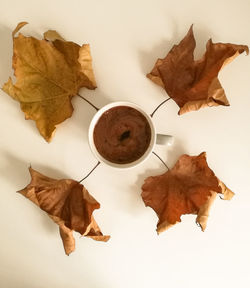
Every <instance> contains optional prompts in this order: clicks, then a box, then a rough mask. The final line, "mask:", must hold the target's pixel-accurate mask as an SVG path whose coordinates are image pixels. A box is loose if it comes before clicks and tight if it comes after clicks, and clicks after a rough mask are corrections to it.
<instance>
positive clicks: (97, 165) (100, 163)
mask: <svg viewBox="0 0 250 288" xmlns="http://www.w3.org/2000/svg"><path fill="white" fill-rule="evenodd" d="M100 164H101V162H99V161H98V163H97V164H96V165H95V167H94V168H93V169H92V170H91V171H90V172H89V173H88V174H87V175H86V176H85V177H83V178H82V179H81V180H80V181H78V183H81V182H82V181H83V180H85V179H86V178H88V177H89V175H90V174H91V173H92V172H93V171H94V170H95V169H96V168H97V167H98V166H99V165H100Z"/></svg>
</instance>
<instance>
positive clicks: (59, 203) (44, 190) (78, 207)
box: [19, 168, 110, 255]
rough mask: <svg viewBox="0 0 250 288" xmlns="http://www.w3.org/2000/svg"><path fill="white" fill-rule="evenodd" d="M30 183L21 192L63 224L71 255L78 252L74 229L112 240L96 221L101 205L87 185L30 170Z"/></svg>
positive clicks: (62, 231)
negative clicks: (97, 211)
mask: <svg viewBox="0 0 250 288" xmlns="http://www.w3.org/2000/svg"><path fill="white" fill-rule="evenodd" d="M29 171H30V175H31V182H30V184H29V185H28V186H27V187H26V188H24V189H23V190H21V191H19V192H20V193H21V194H22V195H24V196H25V197H27V198H28V199H30V200H31V201H32V202H34V203H35V204H36V205H37V206H38V207H40V208H41V209H42V210H44V211H45V212H47V213H48V215H49V216H50V218H51V219H52V220H53V221H54V222H55V223H56V224H58V225H59V232H60V235H61V238H62V241H63V245H64V250H65V253H66V254H67V255H69V254H70V253H71V252H73V251H74V250H75V239H74V237H73V230H74V231H76V232H79V233H80V234H81V235H83V236H86V237H90V238H92V239H94V240H97V241H108V240H109V238H110V237H109V236H104V235H103V234H102V232H101V230H100V228H99V227H98V225H97V224H96V222H95V219H94V218H93V216H92V213H93V211H94V210H95V209H99V208H100V204H99V203H98V202H97V201H96V200H95V199H94V198H93V197H92V196H91V195H90V194H89V193H88V191H87V190H86V189H85V187H84V186H83V185H81V184H80V183H79V182H77V181H75V180H72V179H61V180H56V179H52V178H49V177H47V176H44V175H42V174H41V173H39V172H37V171H35V170H34V169H32V168H29Z"/></svg>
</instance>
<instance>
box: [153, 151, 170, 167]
mask: <svg viewBox="0 0 250 288" xmlns="http://www.w3.org/2000/svg"><path fill="white" fill-rule="evenodd" d="M152 153H153V154H154V155H155V156H156V157H157V158H158V159H159V160H160V161H161V162H162V164H163V165H164V166H165V167H166V168H167V169H168V170H169V168H168V165H167V164H166V163H165V162H164V161H163V160H162V159H161V157H160V156H159V155H158V154H156V153H155V152H154V151H152Z"/></svg>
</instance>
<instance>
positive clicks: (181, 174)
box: [141, 152, 234, 233]
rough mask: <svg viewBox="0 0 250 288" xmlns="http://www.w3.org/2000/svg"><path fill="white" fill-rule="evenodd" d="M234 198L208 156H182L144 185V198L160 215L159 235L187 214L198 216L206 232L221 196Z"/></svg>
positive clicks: (198, 220) (202, 154)
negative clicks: (209, 164)
mask: <svg viewBox="0 0 250 288" xmlns="http://www.w3.org/2000/svg"><path fill="white" fill-rule="evenodd" d="M217 193H222V194H224V199H227V200H229V199H231V198H232V197H233V195H234V193H233V192H232V191H231V190H229V189H228V188H227V187H226V186H225V185H224V184H223V183H222V182H221V181H220V180H219V179H218V178H217V177H216V176H215V174H214V172H213V171H212V170H211V169H210V168H209V167H208V164H207V161H206V153H205V152H203V153H201V154H200V155H198V156H189V155H186V154H185V155H182V156H181V157H180V158H179V160H178V161H177V163H176V164H175V166H174V167H173V168H172V169H170V170H168V171H167V172H166V173H164V174H162V175H159V176H154V177H148V178H147V179H146V180H145V182H144V184H143V186H142V195H141V196H142V199H143V201H144V203H145V205H146V206H149V207H151V208H152V209H153V210H154V211H155V212H156V214H157V215H158V218H159V221H158V224H157V232H158V233H160V232H163V231H164V230H166V229H168V228H170V227H171V226H172V225H174V224H176V223H177V222H181V216H182V215H184V214H197V218H196V222H197V223H198V224H199V225H200V227H201V229H202V230H203V231H204V230H205V228H206V224H207V219H208V215H209V210H210V207H211V205H212V203H213V201H214V199H215V197H216V195H217Z"/></svg>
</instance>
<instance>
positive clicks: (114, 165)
mask: <svg viewBox="0 0 250 288" xmlns="http://www.w3.org/2000/svg"><path fill="white" fill-rule="evenodd" d="M118 106H127V107H131V108H134V109H136V110H137V111H139V112H140V113H142V115H143V116H144V117H145V118H146V119H147V121H148V123H149V126H150V130H151V139H150V143H149V145H148V148H147V150H146V151H145V152H144V154H143V155H142V156H141V157H140V158H139V159H137V160H135V161H133V162H130V163H125V164H119V163H114V162H111V161H109V160H107V159H105V158H104V157H103V156H102V155H101V154H100V153H99V152H98V150H97V149H96V146H95V143H94V137H93V134H94V129H95V125H96V124H97V122H98V120H99V119H100V117H101V116H102V114H103V113H104V112H106V111H108V110H109V109H111V108H114V107H118ZM88 142H89V146H90V150H91V152H92V153H93V155H94V156H95V158H96V159H97V160H98V161H99V162H101V163H104V164H106V165H108V166H110V167H112V168H118V169H126V168H133V167H135V166H137V165H139V164H141V163H143V162H144V161H145V160H147V159H148V157H149V156H150V154H151V152H152V151H153V148H154V146H155V143H156V132H155V126H154V123H153V121H152V118H151V117H150V115H149V114H148V113H147V112H145V111H144V109H143V108H142V107H140V106H139V105H137V104H135V103H133V102H129V101H116V102H111V103H109V104H107V105H105V106H103V107H102V108H100V109H99V110H98V111H97V112H96V114H95V115H94V116H93V118H92V120H91V122H90V125H89V129H88Z"/></svg>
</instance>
